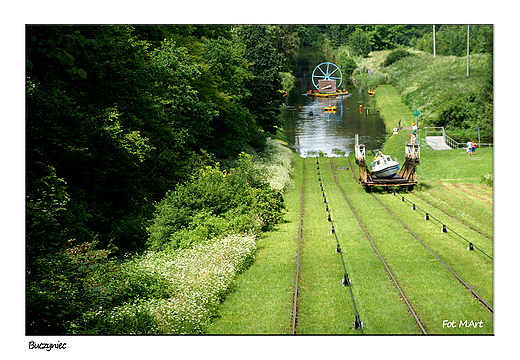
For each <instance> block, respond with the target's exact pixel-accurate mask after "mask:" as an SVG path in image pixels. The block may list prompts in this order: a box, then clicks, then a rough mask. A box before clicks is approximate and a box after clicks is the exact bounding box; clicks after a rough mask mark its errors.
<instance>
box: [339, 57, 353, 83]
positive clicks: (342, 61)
mask: <svg viewBox="0 0 520 360" xmlns="http://www.w3.org/2000/svg"><path fill="white" fill-rule="evenodd" d="M337 62H338V66H339V68H340V69H341V71H342V73H343V76H344V78H345V79H346V80H347V81H346V83H349V82H351V80H350V77H351V76H352V73H353V72H354V70H356V69H357V68H358V65H357V64H356V61H355V60H354V59H352V58H351V57H349V56H348V55H347V53H346V52H341V53H339V54H338V56H337Z"/></svg>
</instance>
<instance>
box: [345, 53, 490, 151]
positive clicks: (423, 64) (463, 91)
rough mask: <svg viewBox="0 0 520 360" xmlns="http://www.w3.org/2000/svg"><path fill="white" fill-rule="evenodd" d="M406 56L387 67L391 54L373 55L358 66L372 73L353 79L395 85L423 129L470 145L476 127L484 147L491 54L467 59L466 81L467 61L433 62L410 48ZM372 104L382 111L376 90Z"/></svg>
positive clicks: (487, 136)
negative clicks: (444, 132) (441, 132)
mask: <svg viewBox="0 0 520 360" xmlns="http://www.w3.org/2000/svg"><path fill="white" fill-rule="evenodd" d="M408 51H409V52H410V53H411V54H412V56H408V57H405V58H402V59H400V60H399V61H396V62H395V63H394V64H392V65H391V66H388V67H384V66H382V63H383V62H384V60H385V58H386V56H387V55H388V53H389V51H378V52H372V53H370V55H369V57H368V58H365V59H363V60H362V62H361V63H360V67H361V68H362V69H370V70H371V73H372V74H371V75H369V74H368V73H366V72H364V71H362V72H361V74H360V73H359V72H357V73H356V72H354V75H353V76H354V77H355V78H356V80H357V81H358V83H362V84H364V86H365V87H367V88H375V87H377V86H380V85H386V84H388V85H392V86H394V87H395V88H396V90H397V93H398V94H399V95H400V96H401V101H402V102H403V104H404V105H405V106H406V107H407V108H408V109H409V110H410V112H411V111H413V110H419V111H420V113H421V115H420V121H421V122H422V124H423V125H432V126H444V127H446V128H447V129H448V130H449V131H452V132H453V133H454V134H456V137H457V139H459V138H460V139H461V140H460V141H463V140H464V139H466V138H467V137H472V140H473V137H475V135H476V128H477V125H478V126H480V129H481V138H482V140H483V142H492V137H493V118H492V108H493V103H492V100H490V95H489V94H488V92H492V84H490V81H491V80H490V79H491V76H492V73H491V70H490V63H489V59H490V58H489V55H488V54H473V55H470V57H469V67H470V68H469V76H467V59H466V57H455V56H436V57H433V56H432V55H429V54H425V53H423V52H420V51H416V50H413V49H408ZM375 99H376V101H377V102H378V107H381V103H380V99H379V97H378V92H377V91H376V97H375Z"/></svg>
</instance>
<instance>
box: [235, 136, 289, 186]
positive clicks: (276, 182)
mask: <svg viewBox="0 0 520 360" xmlns="http://www.w3.org/2000/svg"><path fill="white" fill-rule="evenodd" d="M247 154H249V155H251V157H252V162H251V165H250V166H251V172H252V173H253V174H254V176H255V177H257V179H255V180H256V181H257V182H260V183H263V184H266V185H268V186H269V187H270V188H271V189H273V190H278V191H280V192H282V193H284V192H285V191H286V190H288V189H290V188H292V187H293V185H294V184H293V182H292V179H291V174H292V170H293V163H294V154H293V153H292V151H291V149H289V148H288V147H286V146H283V145H282V144H280V143H278V142H276V141H275V140H267V141H266V147H265V149H264V150H263V151H261V152H257V151H256V150H254V149H253V148H249V149H247ZM227 166H228V167H233V166H234V162H233V161H232V162H231V164H227Z"/></svg>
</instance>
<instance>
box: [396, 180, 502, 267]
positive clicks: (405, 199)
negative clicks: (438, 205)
mask: <svg viewBox="0 0 520 360" xmlns="http://www.w3.org/2000/svg"><path fill="white" fill-rule="evenodd" d="M392 190H393V191H394V194H399V193H398V192H397V190H395V189H392ZM399 196H401V198H402V199H404V201H408V202H409V203H410V204H412V205H413V207H414V208H416V209H418V210H420V211H422V212H424V213H425V214H426V215H427V216H428V218H431V219H433V220H435V221H437V222H438V223H439V224H441V225H442V227H443V229H449V230H450V231H451V232H453V233H454V234H455V235H457V236H458V237H460V238H461V239H463V240H465V241H467V242H468V243H469V244H470V248H475V249H477V250H479V251H480V252H482V253H483V254H484V255H486V256H487V257H488V258H490V259H491V260H493V258H492V257H491V256H489V255H488V254H487V253H486V252H484V250H482V249H481V248H479V247H478V246H476V245H475V243H473V242H472V241H469V240H468V239H466V238H465V237H463V236H462V235H460V234H458V233H457V232H456V231H455V230H453V229H452V228H450V227H448V226H447V225H446V224H444V223H442V221H440V220H438V219H436V218H435V217H434V216H432V215H431V214H429V213H428V212H426V211H425V210H423V209H421V208H420V207H419V206H417V205H415V203H413V202H412V201H410V200H408V199H407V198H405V197H404V196H403V195H401V194H399Z"/></svg>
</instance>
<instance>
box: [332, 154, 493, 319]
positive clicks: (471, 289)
mask: <svg viewBox="0 0 520 360" xmlns="http://www.w3.org/2000/svg"><path fill="white" fill-rule="evenodd" d="M348 161H349V165H350V169H351V170H352V175H353V178H354V180H356V181H357V182H358V183H359V181H358V179H357V177H356V173H355V171H354V169H353V167H352V162H351V161H350V159H348ZM331 167H332V169H334V166H333V164H332V159H331ZM335 181H336V184H337V185H338V187H340V185H339V183H338V182H337V179H336V177H335ZM394 193H395V191H394ZM413 194H414V195H415V196H416V197H417V198H419V199H421V200H423V201H425V202H426V203H428V204H429V205H431V206H433V207H435V208H436V209H438V210H440V211H442V212H443V213H445V214H447V215H448V216H450V217H451V218H454V219H455V220H457V221H459V222H460V223H461V224H463V225H464V226H467V227H469V228H471V229H472V230H474V231H476V232H478V233H479V234H481V235H484V236H486V237H487V238H489V239H491V240H492V237H490V236H489V235H487V234H485V233H483V232H481V231H480V230H478V229H476V228H474V227H473V226H471V225H469V224H467V223H465V222H464V221H462V220H461V219H459V218H457V217H456V216H454V215H452V214H450V213H449V212H448V211H446V210H444V209H442V208H441V207H439V206H437V205H435V204H432V203H431V202H429V201H428V200H426V199H424V198H423V197H421V196H419V195H417V194H415V193H413ZM370 195H371V196H372V197H373V198H374V199H375V200H377V201H378V202H379V204H381V206H383V207H384V208H385V209H386V210H387V211H388V212H389V213H390V214H391V215H392V216H393V217H394V218H395V219H396V221H398V222H399V223H400V224H401V225H403V227H404V228H405V229H406V230H407V231H408V232H409V233H410V234H411V235H412V236H413V237H414V238H415V239H417V240H418V241H419V242H420V243H421V244H422V245H423V246H424V247H425V248H426V249H427V250H428V251H429V252H430V253H431V254H432V255H433V256H434V257H435V258H436V259H437V260H438V261H439V262H440V263H441V264H443V265H444V266H445V267H446V268H447V269H448V270H449V271H450V272H451V273H452V274H453V275H454V276H455V277H456V278H457V280H459V282H460V283H461V284H462V285H464V286H465V287H466V289H467V290H468V291H469V292H471V294H472V295H473V296H474V297H475V298H476V299H477V300H479V302H480V303H481V304H482V305H483V306H484V307H485V308H486V309H487V310H488V311H489V312H491V313H493V308H492V307H491V306H490V305H489V304H488V302H487V301H485V300H484V299H483V298H482V297H481V296H480V295H479V294H478V293H477V292H476V291H475V289H473V288H472V287H471V286H469V285H468V284H467V282H465V281H464V280H463V279H462V278H461V276H459V275H458V274H457V273H456V272H455V271H454V270H453V269H452V268H451V267H450V266H448V264H447V263H446V262H445V261H443V260H442V259H441V257H440V256H439V255H438V254H436V253H435V252H434V251H433V250H432V249H431V248H430V247H428V245H426V243H425V242H424V241H423V240H421V238H420V237H419V236H417V234H415V233H414V232H413V231H412V230H411V229H410V228H409V227H408V226H407V225H406V224H405V223H404V222H403V221H402V220H401V219H400V218H399V217H398V216H397V215H396V214H395V213H394V212H392V211H391V210H390V208H389V207H388V206H386V205H385V204H384V203H383V202H382V201H381V200H380V199H379V198H378V197H377V196H375V195H374V194H373V193H370ZM345 198H346V197H345ZM347 202H348V200H347ZM349 205H350V203H349ZM350 206H351V205H350ZM351 207H352V206H351ZM414 208H415V204H414ZM427 215H428V214H427ZM443 226H444V228H446V226H445V225H443ZM457 235H458V234H457ZM459 236H460V235H459ZM464 240H466V239H464ZM466 241H468V240H466ZM469 243H470V249H471V250H473V248H474V247H475V248H477V247H476V246H474V245H473V243H471V242H469ZM479 250H480V249H479ZM482 252H483V251H482ZM483 253H484V255H486V256H487V257H489V258H490V259H491V260H492V259H493V258H492V257H491V256H489V255H488V254H487V253H485V252H483Z"/></svg>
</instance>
